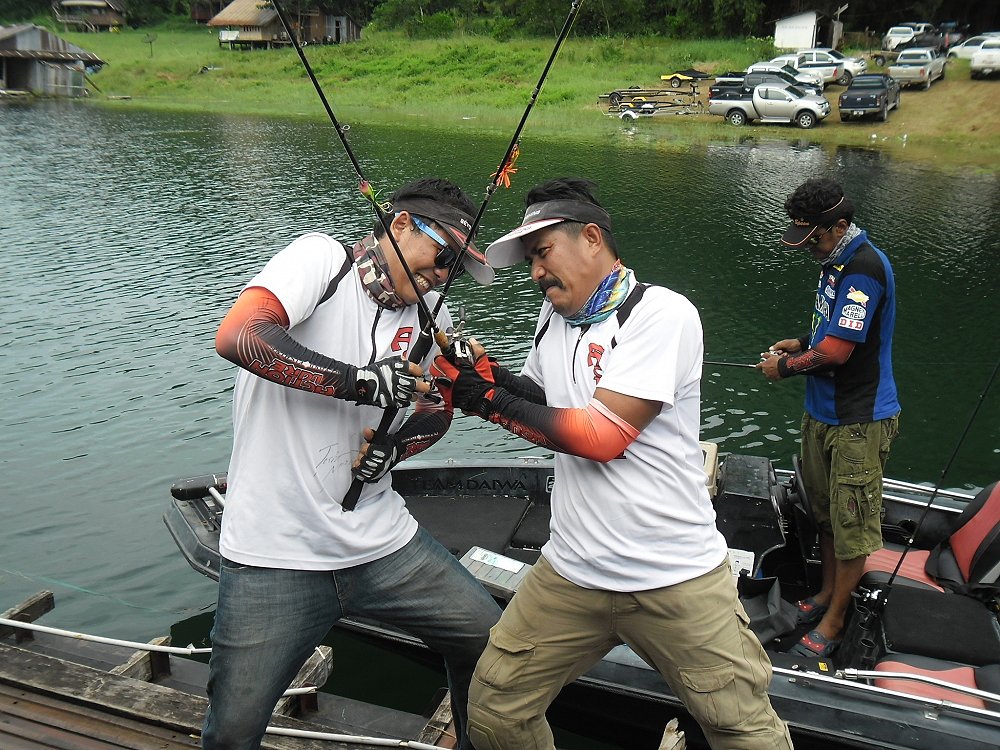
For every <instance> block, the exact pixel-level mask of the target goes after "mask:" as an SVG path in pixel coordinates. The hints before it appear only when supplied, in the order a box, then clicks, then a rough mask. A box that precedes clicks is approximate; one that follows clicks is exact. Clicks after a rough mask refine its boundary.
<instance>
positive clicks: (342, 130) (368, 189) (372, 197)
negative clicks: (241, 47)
mask: <svg viewBox="0 0 1000 750" xmlns="http://www.w3.org/2000/svg"><path fill="white" fill-rule="evenodd" d="M270 2H271V5H272V6H274V10H275V12H276V13H277V14H278V19H279V20H280V21H281V25H282V26H283V27H284V28H285V33H287V34H288V38H289V39H290V40H291V43H292V47H293V48H294V49H295V52H296V53H297V54H298V56H299V60H300V61H301V62H302V67H303V68H305V71H306V75H308V76H309V80H310V81H312V85H313V88H314V89H316V93H317V94H318V95H319V99H320V101H321V102H322V103H323V108H324V109H325V110H326V114H327V116H328V117H329V118H330V122H332V123H333V128H334V130H336V131H337V136H338V137H339V138H340V142H341V143H342V144H343V146H344V151H345V152H346V153H347V158H348V159H350V160H351V165H352V166H353V167H354V172H355V174H357V176H358V180H360V183H359V185H358V189H359V190H360V191H361V194H362V195H363V196H364V197H365V198H366V199H367V200H368V202H369V203H371V204H372V208H373V209H375V216H376V217H377V218H378V221H379V223H380V224H381V225H382V230H383V231H384V232H385V234H386V236H387V237H388V238H389V243H390V244H391V245H392V249H393V251H394V252H395V253H396V257H397V258H398V259H399V262H400V264H401V265H402V267H403V272H404V273H405V274H406V278H407V279H408V280H409V282H410V286H412V287H413V291H414V292H415V293H416V297H417V302H416V304H417V307H418V308H419V309H420V312H421V313H422V314H423V315H424V316H425V317H426V318H427V319H429V320H430V325H431V327H432V328H433V329H436V328H437V326H436V324H435V323H434V318H433V317H432V316H431V311H430V308H428V306H427V302H426V301H425V300H424V298H423V296H422V295H421V293H420V287H419V285H418V284H417V280H416V279H415V278H414V277H413V271H411V270H410V266H409V264H408V263H407V262H406V258H404V257H403V251H402V250H400V249H399V244H398V243H397V242H396V238H395V237H394V236H393V234H392V231H391V230H390V229H389V218H388V215H387V214H386V212H385V210H384V209H383V208H382V206H381V205H380V204H379V202H378V195H377V193H376V191H375V189H374V188H373V187H372V185H371V183H370V182H368V180H367V179H366V178H365V174H364V172H363V171H362V169H361V163H360V162H359V161H358V159H357V157H356V156H355V155H354V151H353V149H351V144H350V143H349V142H348V140H347V134H346V133H347V130H348V129H349V127H345V126H343V125H341V124H340V122H339V121H338V120H337V115H335V114H334V112H333V107H331V106H330V102H329V101H328V100H327V98H326V94H324V93H323V88H322V86H320V85H319V81H318V80H317V79H316V74H315V73H314V72H313V69H312V66H311V65H310V64H309V60H308V58H306V55H305V52H303V51H302V46H301V45H300V44H299V40H298V37H296V35H295V32H294V31H293V30H292V24H291V22H290V21H289V20H288V16H287V15H286V14H285V9H284V7H283V6H282V4H281V1H280V0H270ZM349 254H350V253H349Z"/></svg>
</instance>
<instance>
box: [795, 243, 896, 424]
mask: <svg viewBox="0 0 1000 750" xmlns="http://www.w3.org/2000/svg"><path fill="white" fill-rule="evenodd" d="M837 260H838V263H836V264H834V265H830V266H823V268H822V270H821V272H820V278H819V286H818V287H817V289H816V306H815V309H814V311H813V318H812V334H811V337H810V339H809V342H810V346H814V345H816V344H817V343H819V341H820V340H821V339H822V338H823V337H824V336H827V335H830V336H835V337H837V338H840V339H845V340H847V341H851V342H853V343H854V351H853V352H851V356H850V357H849V358H848V360H847V361H846V362H845V363H844V364H842V365H839V366H838V367H835V368H834V369H832V370H830V371H827V372H823V373H817V374H816V375H810V376H809V377H808V378H807V383H806V411H807V412H809V414H811V415H812V416H813V418H815V419H818V420H819V421H820V422H825V423H827V424H852V423H857V422H874V421H876V420H879V419H886V418H887V417H892V416H895V415H896V414H898V413H899V400H898V397H897V393H896V381H895V380H894V379H893V376H892V333H893V329H894V328H895V324H896V282H895V278H894V277H893V274H892V266H890V265H889V259H888V258H887V257H886V256H885V253H883V252H882V251H881V250H879V249H878V248H877V247H875V246H874V245H872V244H871V243H870V242H868V235H867V234H866V233H865V232H861V233H860V234H859V235H858V236H857V237H855V238H854V239H853V240H852V241H851V243H850V244H849V245H848V246H847V247H846V248H845V249H844V252H843V253H842V255H841V256H840V258H838V259H837Z"/></svg>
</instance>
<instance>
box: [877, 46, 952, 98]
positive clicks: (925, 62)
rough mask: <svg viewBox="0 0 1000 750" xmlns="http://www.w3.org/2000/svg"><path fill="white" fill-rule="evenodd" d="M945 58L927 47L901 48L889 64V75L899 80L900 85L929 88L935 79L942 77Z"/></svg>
mask: <svg viewBox="0 0 1000 750" xmlns="http://www.w3.org/2000/svg"><path fill="white" fill-rule="evenodd" d="M947 62H948V61H947V58H945V57H943V56H942V55H939V54H938V53H937V50H933V49H930V48H929V47H913V48H912V49H907V50H903V51H902V52H900V53H899V57H897V58H896V62H894V63H893V64H892V65H890V66H889V75H891V76H892V77H893V78H895V79H896V80H897V81H899V85H900V86H923V87H924V88H925V89H929V88H930V87H931V84H932V83H933V82H934V81H936V80H937V79H939V78H941V79H943V78H944V67H945V65H946V64H947Z"/></svg>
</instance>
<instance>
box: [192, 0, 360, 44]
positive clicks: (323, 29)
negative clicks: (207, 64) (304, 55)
mask: <svg viewBox="0 0 1000 750" xmlns="http://www.w3.org/2000/svg"><path fill="white" fill-rule="evenodd" d="M289 21H290V23H291V25H292V28H293V29H295V32H296V35H297V39H298V41H299V42H302V43H309V44H341V43H343V42H351V41H355V40H357V39H360V38H361V28H360V27H359V26H358V24H357V23H355V21H354V20H353V19H352V18H351V17H350V16H347V15H337V14H336V13H335V12H332V11H329V10H319V9H310V10H305V11H302V12H301V13H297V14H295V15H293V16H291V17H290V18H289ZM208 25H209V26H213V27H216V28H218V29H219V46H220V47H221V46H224V45H227V44H228V45H229V48H230V49H232V48H234V47H240V48H243V49H255V48H266V49H269V48H271V47H277V46H283V45H286V44H289V43H290V40H289V38H288V34H287V33H286V32H285V29H284V27H283V26H282V25H281V20H280V19H279V18H278V13H277V11H275V10H274V8H273V7H272V6H271V5H265V4H263V3H261V2H260V0H233V2H231V3H229V4H228V5H227V6H226V7H225V8H223V9H222V10H221V11H220V12H219V13H218V14H216V15H215V16H214V17H213V18H212V19H211V20H210V21H209V22H208Z"/></svg>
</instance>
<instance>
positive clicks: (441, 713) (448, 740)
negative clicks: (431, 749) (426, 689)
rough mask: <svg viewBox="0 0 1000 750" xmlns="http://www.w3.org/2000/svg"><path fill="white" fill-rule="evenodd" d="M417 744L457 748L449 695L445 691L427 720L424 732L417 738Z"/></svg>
mask: <svg viewBox="0 0 1000 750" xmlns="http://www.w3.org/2000/svg"><path fill="white" fill-rule="evenodd" d="M417 741H418V742H423V743H425V744H428V745H437V746H438V747H457V746H458V738H457V737H456V735H455V724H454V722H452V716H451V693H450V692H449V691H445V694H444V698H442V699H441V703H439V704H438V707H437V709H435V711H434V713H433V715H432V716H431V718H430V719H428V720H427V724H426V725H425V726H424V730H423V731H422V732H421V733H420V735H419V736H418V737H417Z"/></svg>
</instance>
